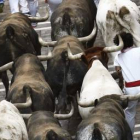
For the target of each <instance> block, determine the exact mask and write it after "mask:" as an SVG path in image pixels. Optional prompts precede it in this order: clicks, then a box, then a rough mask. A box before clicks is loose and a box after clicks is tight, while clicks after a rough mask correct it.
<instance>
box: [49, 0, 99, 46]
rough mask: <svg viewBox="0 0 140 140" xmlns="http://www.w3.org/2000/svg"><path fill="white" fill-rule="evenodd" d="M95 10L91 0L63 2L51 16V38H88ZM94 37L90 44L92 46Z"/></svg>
mask: <svg viewBox="0 0 140 140" xmlns="http://www.w3.org/2000/svg"><path fill="white" fill-rule="evenodd" d="M96 12H97V8H96V6H95V4H94V1H93V0H82V1H81V0H76V1H75V0H64V1H62V3H61V4H60V5H59V6H58V8H57V9H56V10H55V11H54V12H53V14H52V16H51V27H52V30H51V38H52V40H53V41H55V40H58V39H60V38H62V37H64V36H67V35H72V36H75V37H85V36H88V35H89V34H90V33H91V31H92V29H93V28H94V26H95V24H94V21H95V17H96ZM95 37H96V36H94V38H93V40H92V41H91V42H92V43H90V44H91V45H92V44H93V42H94V40H95Z"/></svg>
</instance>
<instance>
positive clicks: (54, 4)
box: [48, 0, 62, 15]
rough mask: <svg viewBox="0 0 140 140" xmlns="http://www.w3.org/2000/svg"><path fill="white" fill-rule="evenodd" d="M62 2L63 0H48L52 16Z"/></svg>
mask: <svg viewBox="0 0 140 140" xmlns="http://www.w3.org/2000/svg"><path fill="white" fill-rule="evenodd" d="M61 2H62V0H48V4H49V8H50V15H51V14H52V13H53V12H54V10H55V9H56V8H57V7H58V5H59V4H60V3H61Z"/></svg>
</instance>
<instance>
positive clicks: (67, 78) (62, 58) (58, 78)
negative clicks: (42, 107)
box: [46, 36, 87, 111]
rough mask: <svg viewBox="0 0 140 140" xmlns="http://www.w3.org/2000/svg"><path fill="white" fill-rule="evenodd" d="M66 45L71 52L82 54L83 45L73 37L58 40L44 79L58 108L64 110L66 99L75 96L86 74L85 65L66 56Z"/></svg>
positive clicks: (48, 62)
mask: <svg viewBox="0 0 140 140" xmlns="http://www.w3.org/2000/svg"><path fill="white" fill-rule="evenodd" d="M68 45H69V46H70V48H71V50H72V52H73V53H74V54H75V53H81V52H84V47H83V45H82V44H81V43H80V42H79V41H78V40H77V39H76V38H75V37H73V36H66V37H63V38H61V39H60V40H58V42H57V44H56V45H55V47H54V50H53V51H52V54H53V58H51V59H49V60H48V61H47V70H46V79H47V82H48V83H49V85H50V87H51V88H52V90H53V93H54V95H55V97H57V98H58V108H57V111H59V110H60V109H62V110H63V109H64V107H66V104H67V97H68V96H70V95H72V96H73V95H75V94H76V91H77V90H78V89H80V87H81V84H82V80H83V78H84V75H85V73H86V72H87V65H86V64H85V63H84V62H83V61H81V60H71V57H70V56H68V54H67V50H68Z"/></svg>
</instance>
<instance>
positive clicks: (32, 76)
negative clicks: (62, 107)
mask: <svg viewBox="0 0 140 140" xmlns="http://www.w3.org/2000/svg"><path fill="white" fill-rule="evenodd" d="M49 57H51V52H49V54H48V55H46V56H43V55H42V56H38V58H37V56H35V55H33V54H28V53H27V54H23V55H22V56H20V57H19V58H18V59H17V60H15V62H10V63H8V64H6V65H4V66H2V67H1V68H0V72H2V71H5V70H7V69H9V68H11V67H12V66H13V77H12V80H11V87H10V89H9V92H8V96H7V100H8V101H10V102H12V103H13V104H14V105H15V106H16V107H17V108H18V109H19V110H20V112H21V113H31V112H33V111H37V110H48V111H52V112H53V111H54V109H55V101H54V95H53V92H52V90H51V88H50V86H49V85H48V83H47V82H46V80H45V69H44V67H43V65H42V63H41V62H40V60H45V59H47V58H49ZM39 59H40V60H39Z"/></svg>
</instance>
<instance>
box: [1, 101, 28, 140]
mask: <svg viewBox="0 0 140 140" xmlns="http://www.w3.org/2000/svg"><path fill="white" fill-rule="evenodd" d="M0 116H1V117H0V130H1V131H0V139H2V140H28V134H27V129H26V126H25V123H24V120H23V118H22V117H21V115H20V113H19V111H18V109H17V108H16V107H15V106H14V105H13V104H12V103H10V102H7V101H5V100H3V101H1V102H0Z"/></svg>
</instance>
